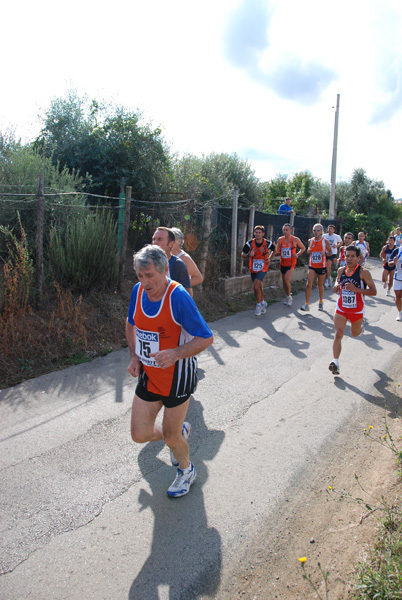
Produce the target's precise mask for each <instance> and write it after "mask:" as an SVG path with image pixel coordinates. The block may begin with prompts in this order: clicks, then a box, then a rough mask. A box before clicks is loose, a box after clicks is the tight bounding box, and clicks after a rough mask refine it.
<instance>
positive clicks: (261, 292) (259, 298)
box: [254, 277, 264, 304]
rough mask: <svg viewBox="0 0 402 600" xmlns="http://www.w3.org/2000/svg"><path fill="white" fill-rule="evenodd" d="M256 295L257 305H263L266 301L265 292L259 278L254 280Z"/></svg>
mask: <svg viewBox="0 0 402 600" xmlns="http://www.w3.org/2000/svg"><path fill="white" fill-rule="evenodd" d="M254 295H255V299H256V300H257V304H261V302H262V301H263V300H264V290H263V287H262V281H261V279H257V277H256V278H255V279H254Z"/></svg>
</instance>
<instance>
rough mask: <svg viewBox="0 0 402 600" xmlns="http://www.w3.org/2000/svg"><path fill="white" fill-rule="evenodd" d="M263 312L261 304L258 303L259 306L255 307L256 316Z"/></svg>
mask: <svg viewBox="0 0 402 600" xmlns="http://www.w3.org/2000/svg"><path fill="white" fill-rule="evenodd" d="M261 313H262V308H261V305H260V304H257V306H256V307H255V316H256V317H259V316H260V314H261Z"/></svg>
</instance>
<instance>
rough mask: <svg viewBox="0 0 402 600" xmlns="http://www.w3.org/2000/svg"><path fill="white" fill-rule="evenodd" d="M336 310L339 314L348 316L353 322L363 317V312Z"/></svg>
mask: <svg viewBox="0 0 402 600" xmlns="http://www.w3.org/2000/svg"><path fill="white" fill-rule="evenodd" d="M335 312H336V313H338V315H342V316H343V317H346V318H347V319H348V321H350V322H351V323H356V321H360V319H363V313H355V312H351V311H346V310H345V311H344V312H342V311H340V310H336V311H335Z"/></svg>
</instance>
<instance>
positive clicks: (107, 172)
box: [35, 90, 170, 199]
mask: <svg viewBox="0 0 402 600" xmlns="http://www.w3.org/2000/svg"><path fill="white" fill-rule="evenodd" d="M35 147H36V148H37V149H38V150H39V151H40V152H41V153H42V154H43V155H44V156H48V157H51V159H52V162H53V164H54V165H56V164H57V163H59V164H60V165H61V166H62V167H67V168H68V169H69V171H70V172H72V171H79V172H80V174H81V175H82V176H84V177H86V178H87V179H86V189H87V190H88V191H91V192H93V193H96V194H101V195H110V196H118V194H119V191H120V185H121V183H122V182H124V183H125V184H127V185H131V186H132V189H133V195H134V197H136V198H137V199H147V198H149V196H152V195H155V194H156V193H157V192H160V191H163V190H164V189H165V188H166V187H167V186H168V185H169V181H170V178H169V170H170V156H169V150H168V147H167V145H166V143H165V142H164V140H163V137H162V131H161V129H160V128H158V127H157V128H152V127H151V125H150V124H147V123H143V122H142V115H141V113H139V112H133V111H128V110H126V109H125V108H124V107H122V106H106V105H105V104H104V103H99V102H98V101H96V100H92V101H90V100H89V99H88V98H87V97H86V96H84V97H80V96H78V94H77V92H76V91H75V90H71V91H70V92H68V94H67V96H66V98H59V99H56V100H54V101H53V102H52V103H51V105H50V107H49V109H48V110H47V112H46V113H45V117H44V126H43V128H42V131H41V133H40V135H39V136H38V138H37V139H36V140H35ZM87 175H89V176H90V177H87Z"/></svg>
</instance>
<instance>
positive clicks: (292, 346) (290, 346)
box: [263, 322, 310, 358]
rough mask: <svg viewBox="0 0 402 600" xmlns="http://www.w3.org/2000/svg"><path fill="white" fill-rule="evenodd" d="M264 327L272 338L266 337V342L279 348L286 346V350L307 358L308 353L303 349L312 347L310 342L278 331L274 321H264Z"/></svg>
mask: <svg viewBox="0 0 402 600" xmlns="http://www.w3.org/2000/svg"><path fill="white" fill-rule="evenodd" d="M263 329H264V331H265V332H266V333H267V334H268V335H269V337H270V338H271V339H268V338H266V337H264V338H263V341H264V342H266V343H267V344H269V345H270V346H274V347H275V348H278V349H279V348H284V349H285V350H290V352H291V353H292V354H293V355H294V356H295V357H296V358H306V356H307V355H306V353H305V352H302V350H307V349H308V348H309V347H310V343H309V342H305V341H299V340H296V339H295V338H293V337H290V336H289V335H287V334H286V333H284V332H283V331H278V330H277V329H275V327H274V325H273V323H272V322H266V323H264V326H263Z"/></svg>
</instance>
